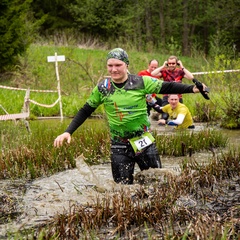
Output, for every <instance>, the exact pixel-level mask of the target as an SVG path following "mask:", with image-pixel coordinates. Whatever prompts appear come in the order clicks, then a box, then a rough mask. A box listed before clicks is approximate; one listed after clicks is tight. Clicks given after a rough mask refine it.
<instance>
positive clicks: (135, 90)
mask: <svg viewBox="0 0 240 240" xmlns="http://www.w3.org/2000/svg"><path fill="white" fill-rule="evenodd" d="M128 65H129V59H128V55H127V53H126V52H125V51H124V50H123V49H121V48H115V49H113V50H111V51H110V52H109V53H108V54H107V70H108V73H109V75H110V77H109V78H106V79H104V80H102V81H101V82H100V83H98V85H97V86H95V88H94V89H93V90H92V93H91V95H90V97H89V98H88V100H87V102H86V103H85V105H84V106H83V107H82V108H81V109H80V110H79V112H78V113H77V114H76V116H75V117H74V119H73V120H72V122H71V123H70V125H69V126H68V128H67V129H66V131H65V132H64V133H63V134H61V135H59V136H58V137H57V138H56V139H55V141H54V146H55V147H59V146H61V145H62V144H63V142H64V141H67V143H70V142H71V135H72V134H73V132H74V131H75V130H76V129H77V128H78V127H79V126H81V125H82V124H83V122H84V121H85V120H86V119H87V118H88V117H89V116H90V115H91V114H92V113H93V112H94V111H95V109H96V108H97V107H98V106H99V105H101V104H103V105H104V108H105V112H106V116H107V120H108V124H109V130H110V136H111V166H112V174H113V179H114V181H115V182H116V183H121V184H132V183H133V180H134V179H133V174H134V166H135V163H137V164H138V166H139V168H140V169H141V170H145V169H149V168H161V161H160V157H159V154H158V151H157V148H156V145H155V143H154V138H153V136H152V135H151V133H150V132H149V131H148V130H149V127H150V122H149V119H148V115H147V107H146V94H149V93H159V94H164V93H182V94H183V93H197V92H199V89H198V88H197V87H196V86H195V85H187V84H180V83H175V82H171V83H169V82H164V81H161V80H157V79H156V78H152V77H149V76H137V75H131V74H128ZM202 86H203V89H205V87H206V86H205V85H202Z"/></svg>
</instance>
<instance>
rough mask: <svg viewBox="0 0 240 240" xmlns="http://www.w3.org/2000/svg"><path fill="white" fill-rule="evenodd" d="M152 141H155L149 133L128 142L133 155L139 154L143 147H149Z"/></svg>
mask: <svg viewBox="0 0 240 240" xmlns="http://www.w3.org/2000/svg"><path fill="white" fill-rule="evenodd" d="M154 141H155V139H154V137H153V136H152V134H151V133H150V132H145V133H144V134H142V136H140V137H135V138H131V139H130V140H129V142H130V144H131V145H132V147H133V150H134V152H135V153H136V152H140V151H141V150H142V149H144V148H145V147H147V146H149V145H151V144H152V143H153V142H154Z"/></svg>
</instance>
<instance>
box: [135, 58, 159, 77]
mask: <svg viewBox="0 0 240 240" xmlns="http://www.w3.org/2000/svg"><path fill="white" fill-rule="evenodd" d="M156 68H158V60H156V59H152V60H150V61H149V63H148V68H147V69H146V70H142V71H140V72H139V73H138V75H139V76H150V77H155V78H160V77H159V76H152V75H151V73H152V71H154V70H155V69H156Z"/></svg>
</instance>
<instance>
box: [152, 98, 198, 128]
mask: <svg viewBox="0 0 240 240" xmlns="http://www.w3.org/2000/svg"><path fill="white" fill-rule="evenodd" d="M168 102H169V104H167V105H165V106H163V107H161V106H159V105H157V104H154V105H153V106H152V107H153V108H154V109H155V110H156V111H157V112H159V113H168V114H169V119H168V120H165V119H159V120H158V124H159V125H165V124H167V125H171V126H176V128H177V129H186V128H194V125H193V119H192V115H191V113H190V111H189V109H188V108H187V106H186V105H184V104H183V103H180V102H179V95H178V94H170V95H168ZM150 104H151V103H150Z"/></svg>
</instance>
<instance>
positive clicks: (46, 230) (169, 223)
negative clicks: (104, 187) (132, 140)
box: [32, 149, 240, 240]
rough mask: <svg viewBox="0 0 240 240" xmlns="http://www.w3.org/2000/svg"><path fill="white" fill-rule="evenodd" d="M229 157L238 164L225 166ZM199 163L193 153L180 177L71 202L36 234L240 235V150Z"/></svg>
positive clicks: (46, 236)
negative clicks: (83, 202) (93, 200)
mask: <svg viewBox="0 0 240 240" xmlns="http://www.w3.org/2000/svg"><path fill="white" fill-rule="evenodd" d="M216 162H217V164H216ZM227 162H228V164H229V165H233V166H235V168H230V169H229V170H228V171H227V172H226V170H225V167H226V163H227ZM196 164H197V163H196V162H194V160H193V159H191V158H190V159H189V162H188V163H187V164H185V167H184V168H183V171H182V173H181V174H180V175H179V176H177V177H176V178H172V177H170V176H169V177H167V179H166V182H156V183H155V184H150V185H142V186H139V188H138V190H137V191H136V190H135V191H134V190H131V189H130V188H127V187H124V188H122V189H120V190H119V191H118V192H107V193H105V194H103V195H99V196H98V197H97V199H96V203H95V204H94V205H79V206H76V205H75V206H72V207H71V208H70V209H69V211H68V212H66V213H64V214H60V215H56V216H55V218H54V219H53V220H51V221H49V222H48V223H47V224H46V225H45V226H40V227H38V228H37V229H35V232H34V233H32V234H33V235H34V236H35V238H36V239H40V238H38V236H41V237H42V238H41V239H89V238H94V239H190V240H193V239H198V238H199V239H203V240H208V239H223V240H225V239H238V237H239V234H240V232H239V221H238V220H239V206H238V203H237V202H236V199H237V198H238V197H239V196H236V197H235V198H232V197H231V196H232V194H233V193H234V191H235V190H236V189H235V190H234V189H233V186H236V187H237V186H238V187H239V185H238V180H237V178H233V176H239V170H240V165H239V150H236V149H235V150H234V152H233V151H229V152H226V153H223V154H222V156H221V157H217V158H214V159H212V161H210V163H209V164H208V165H201V166H198V167H196ZM209 169H211V171H210V170H209ZM203 179H208V180H203ZM211 179H214V181H212V180H211ZM206 182H207V185H206V184H205V183H206ZM230 182H231V184H232V188H229V187H228V186H229V183H230ZM219 192H221V193H222V194H221V198H219ZM238 193H239V189H238ZM223 203H224V204H223ZM226 203H227V205H226Z"/></svg>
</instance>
